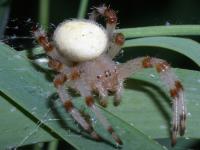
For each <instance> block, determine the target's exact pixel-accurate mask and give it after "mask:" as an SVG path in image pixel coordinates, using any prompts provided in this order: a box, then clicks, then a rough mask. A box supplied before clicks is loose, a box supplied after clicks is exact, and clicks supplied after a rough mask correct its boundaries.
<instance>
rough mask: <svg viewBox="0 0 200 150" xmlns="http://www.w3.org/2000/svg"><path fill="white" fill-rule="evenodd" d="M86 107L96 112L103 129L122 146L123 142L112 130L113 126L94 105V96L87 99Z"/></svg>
mask: <svg viewBox="0 0 200 150" xmlns="http://www.w3.org/2000/svg"><path fill="white" fill-rule="evenodd" d="M85 102H86V105H87V106H88V107H89V108H90V109H91V110H92V111H93V112H94V114H95V116H96V117H97V118H98V120H99V121H100V122H101V124H102V125H103V127H104V128H105V129H106V130H107V131H108V132H109V133H110V134H111V135H112V137H113V139H114V140H115V142H116V143H117V144H118V145H122V144H123V143H122V140H121V139H120V138H119V136H118V135H117V134H116V133H115V131H114V129H113V128H112V126H111V124H110V123H109V122H108V120H107V119H106V118H105V117H104V116H103V115H102V113H101V111H100V109H99V108H98V107H97V106H95V105H94V99H93V97H92V96H86V97H85Z"/></svg>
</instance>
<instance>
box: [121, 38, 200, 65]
mask: <svg viewBox="0 0 200 150" xmlns="http://www.w3.org/2000/svg"><path fill="white" fill-rule="evenodd" d="M139 46H150V47H161V48H165V49H167V50H172V51H175V52H178V53H180V54H183V55H185V56H187V57H188V58H190V59H191V60H192V61H194V62H195V63H196V64H197V65H198V66H200V44H199V43H197V42H195V41H193V40H190V39H185V38H177V37H146V38H138V39H131V40H127V41H126V42H125V45H124V47H139Z"/></svg>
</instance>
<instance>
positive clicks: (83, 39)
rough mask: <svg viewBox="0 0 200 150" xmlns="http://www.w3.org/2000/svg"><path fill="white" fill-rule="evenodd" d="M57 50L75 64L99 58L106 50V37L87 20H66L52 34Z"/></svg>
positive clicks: (100, 29) (94, 24)
mask: <svg viewBox="0 0 200 150" xmlns="http://www.w3.org/2000/svg"><path fill="white" fill-rule="evenodd" d="M53 38H54V41H55V44H56V46H57V47H58V50H59V51H60V52H61V53H62V54H64V55H65V56H66V57H67V58H68V59H70V60H71V61H75V62H81V61H87V60H91V59H94V58H96V57H98V56H100V55H101V54H102V53H103V52H104V51H105V50H106V48H107V45H108V36H107V34H106V32H105V30H104V28H103V27H101V26H100V25H98V24H96V23H94V22H92V21H88V20H70V21H69V20H68V21H64V22H63V23H61V24H60V25H59V26H58V27H57V29H56V30H55V32H54V37H53Z"/></svg>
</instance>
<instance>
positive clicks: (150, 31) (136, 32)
mask: <svg viewBox="0 0 200 150" xmlns="http://www.w3.org/2000/svg"><path fill="white" fill-rule="evenodd" d="M117 31H118V32H122V33H123V34H124V35H125V37H126V38H136V37H147V36H167V35H170V36H172V35H173V36H185V35H200V25H170V26H149V27H137V28H125V29H119V30H117Z"/></svg>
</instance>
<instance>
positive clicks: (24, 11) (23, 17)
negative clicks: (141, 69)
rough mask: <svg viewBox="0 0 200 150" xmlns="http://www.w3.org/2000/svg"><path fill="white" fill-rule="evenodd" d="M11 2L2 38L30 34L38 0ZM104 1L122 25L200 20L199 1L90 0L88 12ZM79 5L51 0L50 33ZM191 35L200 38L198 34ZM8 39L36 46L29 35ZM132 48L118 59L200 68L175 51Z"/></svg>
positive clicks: (72, 0) (75, 1)
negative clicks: (155, 60) (154, 60)
mask: <svg viewBox="0 0 200 150" xmlns="http://www.w3.org/2000/svg"><path fill="white" fill-rule="evenodd" d="M4 1H5V0H4ZM9 3H10V15H9V21H8V24H7V28H6V31H5V36H4V37H3V38H4V39H9V38H10V37H13V36H14V37H21V36H28V37H31V34H30V31H31V26H32V25H33V23H38V15H39V0H20V1H19V0H12V1H11V0H10V1H9ZM101 4H106V5H110V6H111V7H112V8H113V9H114V10H116V11H117V12H118V16H119V25H118V27H119V28H128V27H129V28H130V27H143V26H155V25H166V24H171V25H177V24H199V23H200V16H199V14H200V9H199V8H200V7H199V6H200V1H199V0H159V1H156V0H123V1H122V0H109V1H108V0H107V1H106V0H90V3H89V6H88V11H87V12H90V11H91V8H92V7H93V6H99V5H101ZM78 8H79V0H50V10H49V11H50V13H49V22H50V23H49V28H48V30H49V33H50V34H49V35H51V34H52V33H53V30H54V29H55V27H56V26H57V25H58V24H59V23H60V22H62V21H63V20H65V19H69V18H76V16H77V11H78ZM30 20H31V23H30ZM188 38H192V39H194V40H199V37H188ZM5 42H6V43H8V44H9V45H11V46H13V47H14V48H16V49H17V50H23V49H27V48H30V47H34V44H33V43H34V42H33V39H29V38H27V39H20V38H18V39H17V38H16V39H15V40H5ZM129 49H130V48H129ZM129 49H126V50H125V52H126V53H124V56H123V58H121V57H119V58H118V60H119V61H121V62H123V61H125V60H127V59H131V58H133V57H137V56H143V55H150V56H154V57H160V58H163V59H166V60H167V61H169V62H170V63H171V64H172V66H173V67H179V68H187V69H194V70H198V69H199V68H198V67H197V66H196V64H194V63H193V62H192V61H191V60H189V59H188V58H186V57H185V56H183V55H180V54H178V53H175V52H172V51H168V52H166V51H163V50H162V49H160V48H149V47H148V48H145V47H142V48H134V51H133V50H129ZM131 49H133V48H131ZM163 52H164V55H163Z"/></svg>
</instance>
